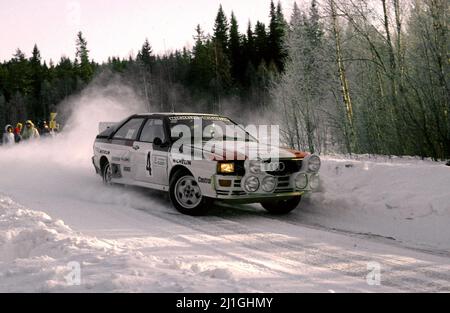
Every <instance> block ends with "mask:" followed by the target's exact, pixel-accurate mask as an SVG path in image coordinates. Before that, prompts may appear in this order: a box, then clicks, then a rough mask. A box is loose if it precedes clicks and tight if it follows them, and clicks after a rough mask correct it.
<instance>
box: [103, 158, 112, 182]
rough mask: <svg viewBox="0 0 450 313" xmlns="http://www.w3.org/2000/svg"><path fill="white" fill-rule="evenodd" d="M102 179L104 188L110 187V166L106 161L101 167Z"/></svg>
mask: <svg viewBox="0 0 450 313" xmlns="http://www.w3.org/2000/svg"><path fill="white" fill-rule="evenodd" d="M102 179H103V184H105V185H106V186H111V185H112V184H113V183H112V181H111V179H112V172H111V164H109V162H108V161H107V162H106V163H105V164H104V165H103V167H102Z"/></svg>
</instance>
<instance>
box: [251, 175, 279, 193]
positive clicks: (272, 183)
mask: <svg viewBox="0 0 450 313" xmlns="http://www.w3.org/2000/svg"><path fill="white" fill-rule="evenodd" d="M243 186H244V190H245V191H246V192H256V191H258V189H259V187H260V186H261V188H262V190H263V191H265V192H272V191H274V190H275V188H276V187H277V179H276V178H275V177H273V176H265V177H264V178H263V179H262V181H260V180H259V178H258V177H256V176H249V177H247V178H246V179H245V181H244V185H243Z"/></svg>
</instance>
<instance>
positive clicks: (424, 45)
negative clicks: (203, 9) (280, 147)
mask: <svg viewBox="0 0 450 313" xmlns="http://www.w3.org/2000/svg"><path fill="white" fill-rule="evenodd" d="M298 2H299V3H298V4H299V5H297V4H294V7H293V9H292V10H291V11H292V14H290V16H285V15H284V14H283V12H284V11H283V8H282V6H281V4H280V3H274V2H273V1H271V2H267V7H268V11H267V12H268V17H269V20H268V21H269V22H268V24H267V25H266V24H264V23H262V22H260V21H256V23H252V22H249V24H248V25H238V22H237V19H236V15H235V14H238V13H239V12H224V10H223V8H222V7H219V9H218V11H217V14H216V16H215V23H214V28H213V30H212V32H211V33H209V32H207V31H205V30H204V29H203V28H202V27H201V25H198V26H197V27H196V28H195V29H193V39H194V43H193V47H192V48H187V47H184V48H180V49H179V50H176V51H171V52H166V53H164V54H161V55H157V54H155V53H154V52H153V50H152V46H151V38H150V39H145V38H144V39H143V44H142V47H141V48H140V49H139V52H138V53H137V55H135V56H129V57H127V58H119V57H115V56H114V57H113V56H112V57H110V58H109V59H108V60H107V61H105V62H102V63H98V62H95V61H94V60H92V59H91V57H90V54H89V53H90V51H89V44H88V38H85V36H84V34H83V33H81V32H79V33H78V34H76V36H74V44H75V45H76V55H75V56H73V58H69V57H61V59H60V60H59V61H57V62H55V61H49V62H48V63H47V62H46V61H43V60H42V57H41V55H40V51H39V48H38V43H37V44H36V45H35V46H34V49H33V50H32V51H31V52H30V55H29V56H27V53H25V52H24V51H22V50H20V49H19V48H18V49H17V50H16V51H15V53H14V54H13V55H12V58H11V59H10V60H5V61H3V62H2V63H0V125H5V124H7V123H15V122H17V121H23V120H25V119H32V120H35V121H37V120H48V118H49V113H50V112H58V105H59V104H60V103H61V102H62V101H63V100H64V99H67V98H68V97H70V96H71V95H75V94H77V93H79V92H80V91H82V90H83V89H84V88H85V87H86V86H88V85H89V84H90V83H92V81H93V80H95V79H96V78H98V77H102V79H103V80H105V79H106V81H107V80H108V79H111V80H112V79H113V78H117V77H119V79H120V81H121V82H123V84H127V85H129V86H131V87H132V88H133V89H134V90H135V92H136V94H137V95H138V96H139V97H140V98H141V99H142V101H143V102H144V103H145V105H146V107H147V109H148V111H151V112H157V111H184V110H188V109H189V110H191V111H192V110H195V111H202V112H209V113H224V114H228V115H231V117H236V118H238V119H239V117H242V116H266V118H265V119H264V120H260V122H261V121H263V122H264V123H270V124H279V125H280V129H281V132H282V133H281V137H282V139H283V141H284V144H286V145H288V146H290V147H292V148H296V149H300V150H306V151H310V152H312V153H319V154H326V153H335V152H336V153H367V154H383V155H397V156H402V155H414V156H421V157H431V158H433V159H445V158H450V115H449V114H450V90H449V89H450V82H449V81H450V77H449V73H450V55H449V51H450V49H449V44H450V40H449V29H448V27H449V10H450V3H449V2H448V1H446V0H372V1H371V0H311V1H309V0H308V1H302V2H301V3H300V0H299V1H298ZM213 18H214V17H213ZM240 29H246V31H244V32H242V31H240ZM239 122H242V123H246V122H248V121H242V120H239ZM252 122H255V121H252Z"/></svg>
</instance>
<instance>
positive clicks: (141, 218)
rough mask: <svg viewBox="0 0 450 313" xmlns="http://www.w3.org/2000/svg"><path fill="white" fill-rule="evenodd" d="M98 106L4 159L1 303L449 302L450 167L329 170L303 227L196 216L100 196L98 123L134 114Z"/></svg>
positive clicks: (86, 100) (4, 153)
mask: <svg viewBox="0 0 450 313" xmlns="http://www.w3.org/2000/svg"><path fill="white" fill-rule="evenodd" d="M92 93H93V95H90V96H89V95H86V94H83V95H82V96H81V98H80V99H79V102H78V103H75V104H73V105H72V106H76V108H77V110H76V111H75V113H74V114H73V115H72V116H71V118H70V119H69V120H68V121H67V124H66V128H65V132H63V133H62V134H61V135H60V136H58V137H57V138H55V139H53V140H48V141H41V142H35V143H31V144H20V145H17V146H15V147H13V148H1V149H0V292H5V291H50V292H51V291H106V292H108V291H126V292H130V291H148V292H233V291H238V292H253V291H255V292H300V291H302V292H307V291H317V292H343V291H350V292H359V291H368V292H377V291H383V292H385V291H394V292H397V291H444V292H445V291H446V292H450V256H449V253H448V251H449V250H450V228H449V227H448V225H449V224H450V205H449V203H450V192H449V190H448V186H450V175H449V170H448V167H444V166H442V165H440V164H434V163H432V162H430V163H427V162H420V161H417V162H416V161H408V160H407V161H406V163H405V162H394V163H392V164H391V163H390V162H384V161H381V162H379V161H377V160H375V161H373V162H372V161H368V162H366V161H354V160H353V161H352V160H337V159H332V158H328V159H325V160H324V164H323V167H322V171H321V173H322V176H323V178H324V180H323V186H322V189H321V191H320V193H318V194H317V195H315V196H314V197H312V198H309V199H305V201H304V202H302V204H301V205H300V208H299V209H297V210H296V211H294V212H293V213H292V214H289V215H287V216H281V217H279V216H276V217H275V216H271V215H269V214H267V213H266V212H265V211H264V210H262V209H261V208H260V207H259V206H258V205H240V206H224V205H222V206H217V207H215V208H214V209H213V210H212V211H211V212H210V214H209V215H208V216H204V217H189V216H184V215H181V214H179V213H178V212H176V211H175V210H174V209H173V208H172V206H171V204H170V203H169V201H168V200H167V198H166V196H165V195H164V194H162V193H158V192H152V191H148V190H144V189H140V188H130V187H121V186H115V187H112V188H107V187H105V186H103V185H102V183H101V179H100V177H98V176H96V175H95V173H94V171H93V168H92V165H91V163H90V156H91V153H92V141H93V137H94V135H95V133H96V128H97V125H98V122H99V121H100V120H107V121H109V120H113V121H114V120H120V119H121V118H122V117H124V116H126V115H127V114H128V113H129V111H130V108H127V109H123V107H122V106H121V105H120V104H118V101H120V99H119V100H118V99H116V98H117V97H116V98H114V99H111V98H107V97H105V96H104V95H102V94H101V93H99V91H98V90H95V92H92ZM106 93H108V92H106ZM126 98H127V99H128V98H129V97H126ZM123 103H130V101H128V102H125V101H123ZM105 112H107V113H108V114H106V113H105ZM105 115H108V116H105ZM336 229H340V230H339V231H338V230H336ZM388 237H393V238H394V239H395V240H394V239H388ZM405 246H409V247H411V246H414V247H415V249H412V248H406V247H405ZM419 248H420V249H421V250H418V249H419ZM74 262H75V263H74ZM77 265H79V267H80V271H79V274H80V276H79V278H80V279H81V280H80V283H81V284H78V283H77V282H78V281H77V280H75V282H76V283H74V280H73V277H78V276H76V275H75V276H72V275H73V274H74V272H73V271H74V270H77V269H78V268H77ZM76 273H78V272H76ZM378 274H380V275H378ZM68 275H69V276H68ZM68 277H69V278H70V279H69V278H68ZM378 281H379V284H378Z"/></svg>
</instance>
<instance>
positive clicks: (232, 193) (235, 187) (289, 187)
mask: <svg viewBox="0 0 450 313" xmlns="http://www.w3.org/2000/svg"><path fill="white" fill-rule="evenodd" d="M296 174H297V173H294V174H291V175H287V176H277V177H276V179H277V185H276V187H275V189H274V191H272V192H264V191H262V190H258V191H257V192H252V193H250V192H246V191H245V190H244V188H243V187H242V185H241V184H242V183H243V178H244V177H242V176H222V175H214V177H213V180H212V183H213V188H214V189H215V192H216V197H215V198H216V199H220V200H227V201H233V202H243V203H254V202H260V201H264V200H269V199H280V200H281V199H283V198H291V197H296V196H301V195H303V194H305V193H308V192H312V191H314V189H313V188H312V186H311V184H310V182H311V181H312V179H313V178H314V179H319V176H318V174H317V173H305V174H306V175H307V176H308V184H307V187H306V188H304V189H297V188H296V187H295V182H294V178H295V175H296ZM221 181H222V182H223V181H231V183H229V185H230V186H229V187H228V186H227V187H225V186H223V183H222V184H221Z"/></svg>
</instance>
